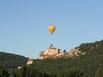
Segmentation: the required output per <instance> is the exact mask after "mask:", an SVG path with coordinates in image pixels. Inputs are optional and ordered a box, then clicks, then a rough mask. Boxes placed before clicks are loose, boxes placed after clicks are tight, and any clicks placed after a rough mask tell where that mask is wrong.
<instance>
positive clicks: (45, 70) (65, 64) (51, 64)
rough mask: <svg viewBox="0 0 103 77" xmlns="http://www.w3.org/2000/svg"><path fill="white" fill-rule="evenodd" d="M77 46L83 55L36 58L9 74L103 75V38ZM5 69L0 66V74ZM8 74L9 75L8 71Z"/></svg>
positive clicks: (38, 76) (45, 76)
mask: <svg viewBox="0 0 103 77" xmlns="http://www.w3.org/2000/svg"><path fill="white" fill-rule="evenodd" d="M76 48H79V50H80V51H81V55H80V56H78V57H72V58H56V59H46V60H34V64H32V65H24V66H23V67H22V68H21V69H14V70H11V72H10V71H8V72H9V76H10V77H103V40H102V41H96V42H95V43H85V44H81V45H80V46H79V47H76ZM83 53H85V54H83ZM8 58H9V57H8ZM16 59H17V58H16ZM17 60H18V59H17ZM13 61H14V60H13ZM11 67H12V65H11ZM12 68H13V67H12ZM3 70H4V69H3V67H2V66H0V75H4V74H3V72H4V71H3ZM6 76H8V74H7V73H6Z"/></svg>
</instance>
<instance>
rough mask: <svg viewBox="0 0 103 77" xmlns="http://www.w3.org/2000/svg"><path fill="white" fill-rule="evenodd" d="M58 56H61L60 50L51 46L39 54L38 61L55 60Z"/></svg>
mask: <svg viewBox="0 0 103 77" xmlns="http://www.w3.org/2000/svg"><path fill="white" fill-rule="evenodd" d="M59 55H61V50H60V49H58V48H56V47H54V45H53V44H51V45H50V46H49V48H48V49H46V50H44V51H42V52H41V53H40V59H47V58H56V57H57V56H59Z"/></svg>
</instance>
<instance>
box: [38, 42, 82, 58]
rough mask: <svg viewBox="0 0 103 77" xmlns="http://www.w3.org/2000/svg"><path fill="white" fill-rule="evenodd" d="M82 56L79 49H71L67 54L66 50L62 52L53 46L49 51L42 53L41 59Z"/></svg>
mask: <svg viewBox="0 0 103 77" xmlns="http://www.w3.org/2000/svg"><path fill="white" fill-rule="evenodd" d="M80 54H81V52H80V51H79V49H71V50H69V51H68V52H67V51H66V50H64V51H62V50H60V49H58V48H56V47H54V45H53V44H51V45H50V46H49V48H48V49H46V50H44V51H42V52H41V53H40V58H39V59H48V58H60V57H73V56H79V55H80Z"/></svg>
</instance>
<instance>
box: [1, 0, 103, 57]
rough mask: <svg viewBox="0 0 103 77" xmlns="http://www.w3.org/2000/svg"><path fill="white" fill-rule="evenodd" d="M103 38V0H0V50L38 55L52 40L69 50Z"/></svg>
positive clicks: (27, 55) (63, 48) (61, 47)
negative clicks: (52, 30) (53, 29)
mask: <svg viewBox="0 0 103 77" xmlns="http://www.w3.org/2000/svg"><path fill="white" fill-rule="evenodd" d="M50 24H54V25H55V26H56V31H55V33H54V34H53V36H51V35H50V33H49V32H48V29H47V27H48V25H50ZM102 39H103V0H0V51H3V52H7V53H15V54H19V55H23V56H26V57H30V58H38V57H39V54H40V52H41V51H43V50H45V49H46V48H48V47H49V45H50V44H51V43H53V44H54V45H55V46H56V47H57V48H60V49H62V50H70V49H71V48H75V47H77V46H79V45H80V44H81V43H87V42H94V41H98V40H102ZM52 40H53V41H52Z"/></svg>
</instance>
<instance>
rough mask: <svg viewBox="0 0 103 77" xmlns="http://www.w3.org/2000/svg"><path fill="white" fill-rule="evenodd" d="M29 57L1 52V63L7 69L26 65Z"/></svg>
mask: <svg viewBox="0 0 103 77" xmlns="http://www.w3.org/2000/svg"><path fill="white" fill-rule="evenodd" d="M27 60H28V58H26V57H24V56H20V55H16V54H11V53H5V52H0V64H1V65H3V66H4V67H5V68H6V69H8V68H15V67H17V66H20V65H24V64H25V63H26V61H27Z"/></svg>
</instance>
